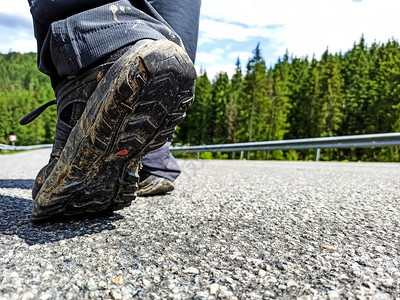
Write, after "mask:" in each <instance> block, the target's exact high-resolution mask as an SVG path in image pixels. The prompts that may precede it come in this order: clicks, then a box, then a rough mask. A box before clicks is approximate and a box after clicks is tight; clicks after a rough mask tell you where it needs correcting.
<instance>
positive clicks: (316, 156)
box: [315, 148, 321, 161]
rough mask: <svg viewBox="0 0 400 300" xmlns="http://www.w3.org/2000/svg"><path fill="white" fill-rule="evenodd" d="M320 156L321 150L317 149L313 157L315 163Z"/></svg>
mask: <svg viewBox="0 0 400 300" xmlns="http://www.w3.org/2000/svg"><path fill="white" fill-rule="evenodd" d="M320 155H321V148H317V154H316V155H315V161H319V157H320Z"/></svg>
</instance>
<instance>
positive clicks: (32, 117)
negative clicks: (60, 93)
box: [19, 99, 57, 125]
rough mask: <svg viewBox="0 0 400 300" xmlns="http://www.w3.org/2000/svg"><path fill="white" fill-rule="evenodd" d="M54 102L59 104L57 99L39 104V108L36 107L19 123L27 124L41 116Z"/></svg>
mask: <svg viewBox="0 0 400 300" xmlns="http://www.w3.org/2000/svg"><path fill="white" fill-rule="evenodd" d="M54 104H57V99H53V100H50V101H49V102H47V103H45V104H43V105H41V106H39V107H38V108H35V109H34V110H32V111H31V112H30V113H29V114H27V115H26V116H25V117H23V118H22V119H21V121H19V124H21V125H26V124H29V123H30V122H32V121H33V120H35V119H36V118H37V117H39V116H40V115H41V114H42V112H44V111H45V110H46V108H48V107H49V106H52V105H54Z"/></svg>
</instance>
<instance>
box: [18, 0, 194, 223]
mask: <svg viewBox="0 0 400 300" xmlns="http://www.w3.org/2000/svg"><path fill="white" fill-rule="evenodd" d="M51 2H53V1H50V0H36V1H34V2H32V6H31V12H32V14H33V16H34V20H35V22H36V23H37V24H39V25H40V26H35V28H36V29H37V31H36V36H37V37H38V36H42V35H41V34H42V33H43V32H45V28H46V22H47V23H50V24H49V25H48V24H47V25H48V30H47V33H46V35H45V38H44V39H40V38H38V44H39V47H38V48H39V53H40V57H39V68H40V70H41V71H42V72H45V73H47V74H48V75H50V76H51V77H52V79H54V78H56V79H54V80H52V81H53V86H56V96H57V104H59V103H60V102H68V105H64V104H62V103H61V104H62V105H61V106H63V107H65V108H66V109H65V110H64V111H61V112H59V111H58V117H60V118H61V117H62V116H68V118H70V117H71V116H75V117H76V116H78V115H79V116H80V113H82V115H81V116H80V117H79V119H78V118H77V119H76V120H75V121H76V122H75V123H74V124H69V125H70V127H69V128H67V127H62V128H61V127H60V128H57V129H60V130H59V132H58V133H57V131H56V138H57V135H60V134H61V135H65V136H68V138H67V140H66V144H65V146H63V147H61V148H60V149H61V151H59V153H57V156H56V155H55V156H52V159H51V163H50V164H49V165H50V166H49V165H48V166H47V167H45V170H44V171H43V172H42V171H41V172H39V175H38V179H37V181H36V184H35V186H38V188H37V189H36V190H34V195H33V196H34V209H33V218H34V219H36V220H39V219H43V218H44V219H46V218H49V217H52V216H54V215H59V214H64V215H72V214H82V213H90V212H97V211H103V210H116V209H121V208H123V207H125V206H127V205H129V204H130V202H131V201H132V200H133V199H134V197H135V194H134V191H135V189H136V188H137V184H136V183H137V180H138V176H137V173H136V172H137V167H138V160H139V158H140V157H142V156H144V155H146V154H147V153H148V152H149V151H151V150H154V149H157V148H159V147H161V146H162V145H163V144H165V142H166V141H167V140H169V139H170V138H171V137H172V133H173V131H174V128H175V126H176V125H177V124H178V123H179V122H180V121H182V119H183V117H184V114H185V111H186V109H187V108H188V106H189V105H190V104H191V102H192V100H193V92H194V80H195V71H194V68H193V64H192V62H191V61H190V58H189V57H188V56H187V53H186V52H185V51H184V50H183V49H182V48H181V47H180V46H182V47H183V44H182V41H181V39H180V38H179V36H178V35H177V34H176V33H175V32H174V30H173V29H172V28H171V27H170V26H169V25H168V24H167V23H166V22H165V21H164V20H163V19H162V18H161V17H160V16H159V14H158V13H157V11H156V10H154V9H153V8H152V6H151V5H149V4H148V3H147V2H146V1H145V0H141V1H139V0H138V1H135V2H134V3H135V4H134V5H132V3H131V2H130V1H128V0H119V1H115V2H112V3H107V4H104V5H102V6H99V7H94V8H90V9H86V10H84V11H81V12H79V13H76V14H74V15H71V16H69V17H66V18H65V19H61V20H56V21H55V20H54V18H52V17H49V12H51V9H50V8H51V7H47V6H46V5H44V6H40V4H41V3H42V4H43V3H48V4H49V5H50V4H51ZM57 2H58V4H60V3H64V5H65V3H67V2H68V4H67V5H69V4H70V3H71V2H69V1H57ZM78 2H80V1H72V3H78ZM81 2H85V1H83V0H82V1H81ZM86 2H87V1H86ZM89 2H93V1H89ZM44 9H48V10H47V11H46V13H43V10H44ZM74 13H75V11H74ZM58 17H59V16H55V18H58ZM128 45H131V46H129V47H127V46H128ZM117 49H120V50H119V51H121V49H123V53H122V54H121V55H119V54H118V57H117V58H116V59H117V60H116V61H115V60H114V59H109V58H110V56H113V54H115V51H116V50H117ZM104 59H105V61H106V63H105V64H106V65H107V66H105V67H104V66H103V65H101V60H104ZM99 64H100V65H99ZM92 87H94V90H93V89H92ZM81 98H82V99H81ZM65 99H66V100H67V101H65ZM76 103H78V104H79V106H80V107H84V110H83V112H82V111H80V112H79V111H78V112H76V111H75V108H76V107H75V105H69V104H76ZM81 104H83V105H81ZM41 111H42V109H39V110H38V111H36V112H35V113H34V114H32V115H31V116H29V117H28V118H27V119H25V121H24V123H27V122H29V121H31V120H33V119H34V117H35V115H37V114H39V113H40V112H41ZM68 118H67V119H68ZM64 129H65V132H62V130H64ZM71 129H72V131H70V130H71Z"/></svg>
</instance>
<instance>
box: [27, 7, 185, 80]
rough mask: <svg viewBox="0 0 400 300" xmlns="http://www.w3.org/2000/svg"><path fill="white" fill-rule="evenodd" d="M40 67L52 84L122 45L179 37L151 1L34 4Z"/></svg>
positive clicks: (179, 42)
mask: <svg viewBox="0 0 400 300" xmlns="http://www.w3.org/2000/svg"><path fill="white" fill-rule="evenodd" d="M31 13H32V16H33V22H34V28H35V36H36V39H37V43H38V66H39V70H40V71H41V72H43V73H45V74H47V75H49V76H50V78H51V79H52V83H53V87H55V86H56V85H57V84H58V83H59V82H60V78H65V77H70V76H75V75H77V74H78V73H79V72H80V71H81V70H83V69H85V68H87V67H89V66H91V65H93V64H94V63H96V62H97V61H98V60H99V59H101V58H103V57H106V56H107V55H109V54H111V53H113V52H114V51H116V50H117V49H119V48H121V47H123V46H126V45H129V44H132V43H135V42H136V41H138V40H141V39H154V40H158V39H168V40H171V41H173V42H175V43H177V44H178V45H181V44H182V41H181V39H180V38H179V36H178V35H177V34H176V33H175V32H174V31H173V30H172V29H171V27H170V26H169V25H168V24H167V23H166V22H165V21H164V20H163V18H162V17H161V16H160V15H159V13H158V12H157V11H156V10H155V9H154V8H153V7H152V6H151V5H150V4H149V3H148V2H147V1H146V0H136V1H129V0H119V1H110V0H100V1H83V0H61V1H53V0H36V1H33V2H31Z"/></svg>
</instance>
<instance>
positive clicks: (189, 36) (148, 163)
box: [142, 0, 201, 181]
mask: <svg viewBox="0 0 400 300" xmlns="http://www.w3.org/2000/svg"><path fill="white" fill-rule="evenodd" d="M149 3H150V4H151V5H152V6H153V7H154V8H155V9H156V10H157V12H158V13H159V14H160V15H161V16H162V17H163V18H164V20H165V21H167V23H168V24H169V25H170V26H171V27H172V28H173V29H174V31H175V32H176V33H177V34H178V35H179V36H180V37H181V39H182V42H183V44H184V46H185V49H186V51H187V52H188V55H189V57H190V58H191V59H192V61H193V63H194V60H195V56H196V48H197V38H198V30H199V14H200V4H201V1H200V0H197V1H194V0H189V1H188V0H174V1H173V0H149ZM183 16H184V17H183ZM170 145H171V142H168V143H166V144H165V145H164V146H163V147H161V148H160V149H157V150H155V151H153V152H150V153H149V154H147V155H146V156H145V157H143V159H142V164H143V169H142V171H143V172H142V173H147V174H152V175H155V176H159V177H164V178H166V179H169V180H171V181H174V180H175V179H176V178H177V177H178V176H179V174H180V172H181V171H180V168H179V166H178V164H177V162H176V159H175V158H174V157H173V156H172V155H171V153H170V151H169V146H170ZM147 174H146V175H147Z"/></svg>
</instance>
